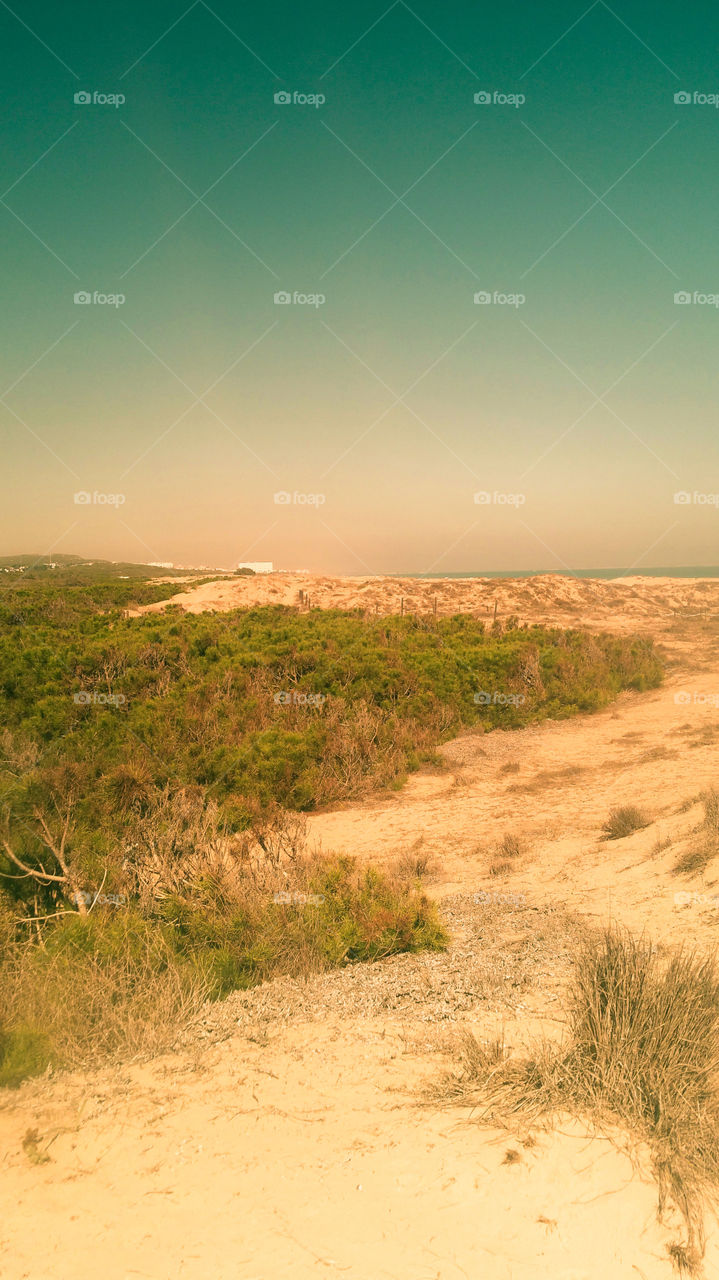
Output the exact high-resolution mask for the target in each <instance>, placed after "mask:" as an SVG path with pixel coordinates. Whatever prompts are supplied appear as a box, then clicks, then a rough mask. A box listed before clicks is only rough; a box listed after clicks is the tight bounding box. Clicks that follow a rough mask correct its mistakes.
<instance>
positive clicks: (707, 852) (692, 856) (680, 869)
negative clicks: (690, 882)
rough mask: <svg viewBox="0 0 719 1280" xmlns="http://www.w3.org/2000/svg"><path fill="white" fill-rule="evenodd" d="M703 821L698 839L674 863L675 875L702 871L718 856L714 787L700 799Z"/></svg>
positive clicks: (718, 794) (718, 802)
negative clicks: (702, 807) (702, 806)
mask: <svg viewBox="0 0 719 1280" xmlns="http://www.w3.org/2000/svg"><path fill="white" fill-rule="evenodd" d="M701 799H702V804H703V805H704V820H703V822H702V824H701V826H700V828H699V833H698V839H697V840H696V841H695V842H694V843H693V844H691V845H690V846H689V848H688V849H687V850H685V852H684V853H683V854H681V856H680V857H679V858H677V861H676V862H675V863H674V866H673V868H672V870H673V871H674V873H675V875H680V876H690V875H697V874H699V873H701V872H702V871H704V870H705V869H706V867H708V866H709V863H710V862H711V861H712V859H713V858H715V857H716V856H717V854H719V791H717V790H716V789H715V788H714V787H712V788H711V790H709V791H707V792H705V794H704V795H703V796H702V797H701Z"/></svg>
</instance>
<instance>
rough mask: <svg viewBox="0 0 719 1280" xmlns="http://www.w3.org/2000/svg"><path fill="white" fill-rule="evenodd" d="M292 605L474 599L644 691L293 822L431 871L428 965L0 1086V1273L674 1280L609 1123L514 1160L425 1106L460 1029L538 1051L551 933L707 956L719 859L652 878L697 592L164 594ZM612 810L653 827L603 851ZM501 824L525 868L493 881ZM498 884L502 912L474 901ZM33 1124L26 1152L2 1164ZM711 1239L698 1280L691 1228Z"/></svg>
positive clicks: (633, 586) (454, 756) (565, 943)
mask: <svg viewBox="0 0 719 1280" xmlns="http://www.w3.org/2000/svg"><path fill="white" fill-rule="evenodd" d="M300 589H302V590H303V591H308V592H309V594H310V597H311V599H312V602H313V603H314V604H315V605H321V606H324V607H329V606H333V605H336V606H339V607H364V608H367V609H368V610H369V611H371V612H374V610H375V608H377V610H378V611H379V612H390V611H392V610H393V609H394V608H396V607H397V606H398V604H399V598H400V596H401V595H404V597H405V607H406V608H409V607H410V604H411V606H412V607H413V608H414V609H415V610H416V611H427V612H429V611H430V610H431V609H432V608H433V600H434V597H435V596H436V597H437V601H438V605H437V608H438V612H443V613H446V612H456V611H460V610H462V609H465V608H468V609H471V610H472V611H474V612H477V613H478V614H479V615H480V616H482V614H483V613H486V614H487V615H489V614H493V611H494V600H495V599H496V600H497V602H498V611H499V613H500V615H502V614H505V615H506V614H510V613H516V614H518V615H519V617H520V619H521V620H526V621H535V620H537V621H539V620H542V621H547V622H550V623H557V624H558V625H573V624H574V625H578V624H583V625H588V626H592V627H602V628H607V629H616V630H619V629H622V630H627V629H631V630H641V631H643V632H645V633H651V634H654V635H655V636H656V637H657V640H658V641H659V643H660V644H661V646H662V648H663V650H664V652H665V655H666V657H667V661H668V673H667V680H666V682H665V684H664V685H663V686H662V688H661V689H658V690H652V691H650V692H647V693H644V694H624V695H622V696H621V697H620V698H619V700H618V701H617V702H616V703H615V704H614V705H613V706H612V707H610V708H608V709H607V710H605V711H603V712H601V713H599V714H597V715H593V716H581V717H577V718H574V719H572V720H566V721H562V722H558V723H551V722H546V723H544V724H542V725H539V726H533V727H530V728H527V729H522V730H519V731H516V732H512V733H501V732H496V733H493V734H484V735H477V734H467V735H464V736H462V737H461V738H458V739H456V740H455V741H454V742H451V743H448V744H446V746H445V747H444V748H443V749H442V752H443V756H444V760H445V767H444V768H443V769H434V770H427V771H424V772H422V773H419V774H416V775H414V776H413V777H411V778H410V780H409V782H408V783H407V785H406V786H405V788H404V789H403V790H402V791H401V792H397V793H392V794H391V795H389V796H383V797H375V798H372V799H370V800H367V801H363V802H361V803H357V804H350V805H346V806H344V807H343V808H341V809H339V810H335V811H332V812H327V813H321V814H317V815H314V816H313V817H312V819H311V820H310V822H309V838H310V841H311V842H312V843H313V844H314V845H317V846H319V847H322V848H324V849H326V850H346V851H348V852H351V853H354V854H356V855H358V856H360V857H361V858H363V859H367V860H373V861H377V862H379V863H384V862H391V861H392V860H393V859H394V858H396V857H397V856H398V855H399V854H401V853H403V852H406V851H408V850H413V849H414V850H415V851H417V850H421V851H422V852H427V853H428V854H429V855H430V856H431V857H432V858H433V859H434V860H435V861H436V863H437V868H438V869H437V873H436V877H435V879H434V880H433V882H432V883H431V885H430V892H432V893H433V894H434V895H435V896H436V897H437V898H438V900H439V901H440V904H441V905H442V909H443V910H444V911H445V913H446V916H447V920H448V923H449V925H450V928H451V930H452V932H453V944H452V949H451V951H450V953H449V954H448V955H447V956H443V957H438V956H423V957H404V956H400V957H395V958H393V959H391V960H389V961H385V962H383V963H382V964H380V965H376V966H358V967H357V968H356V969H351V970H346V971H343V972H341V973H336V974H330V975H327V976H326V977H324V978H322V979H318V980H314V985H313V984H302V983H297V982H295V981H293V980H290V979H287V980H277V981H275V982H274V983H271V984H267V986H266V987H263V988H258V989H257V990H255V991H253V992H249V993H235V994H234V995H233V996H231V997H230V998H229V999H228V1001H226V1002H225V1003H224V1004H223V1005H221V1006H213V1007H212V1008H211V1009H208V1011H207V1016H206V1018H205V1019H204V1022H203V1024H202V1026H201V1027H199V1028H196V1029H195V1031H194V1032H193V1033H192V1034H191V1035H190V1036H188V1037H185V1039H184V1040H183V1042H182V1043H181V1044H179V1045H178V1047H177V1049H176V1051H175V1052H174V1053H173V1054H172V1055H167V1056H165V1057H163V1058H161V1059H157V1060H155V1061H153V1062H149V1063H132V1064H124V1065H119V1066H113V1067H103V1068H100V1069H98V1070H97V1071H94V1072H92V1073H90V1074H81V1073H74V1074H67V1075H58V1076H57V1077H56V1078H54V1079H52V1078H50V1079H42V1080H37V1081H29V1082H27V1083H26V1084H25V1085H23V1086H22V1088H21V1089H20V1090H18V1091H16V1092H13V1093H10V1092H6V1093H5V1094H4V1095H0V1149H1V1150H2V1165H1V1166H0V1276H1V1277H2V1278H3V1280H20V1277H28V1278H31V1280H46V1278H47V1280H50V1277H52V1280H56V1278H57V1277H60V1278H61V1280H65V1278H66V1277H67V1280H86V1278H87V1280H89V1277H90V1276H93V1277H94V1276H96V1275H98V1274H102V1275H103V1276H107V1277H110V1280H130V1277H138V1276H139V1277H152V1278H153V1280H170V1278H171V1277H172V1280H175V1277H182V1278H183V1280H200V1278H202V1280H205V1277H208V1276H212V1277H213V1278H214V1280H279V1278H280V1277H283V1278H284V1277H286V1276H293V1277H296V1278H298V1280H305V1277H314V1276H328V1275H329V1276H332V1275H337V1276H342V1277H349V1278H350V1280H379V1278H380V1277H381V1278H384V1277H387V1278H391V1280H457V1278H459V1277H470V1278H471V1280H475V1277H482V1280H485V1277H486V1280H529V1278H530V1277H532V1280H535V1278H537V1277H539V1278H542V1280H544V1278H545V1277H546V1278H547V1280H549V1277H551V1280H600V1278H601V1280H608V1278H609V1277H611V1278H612V1280H614V1278H615V1277H616V1278H617V1280H624V1278H625V1277H626V1280H670V1277H671V1276H672V1275H675V1274H676V1273H675V1272H674V1271H673V1269H672V1265H671V1263H670V1261H669V1258H668V1255H667V1246H668V1244H670V1243H671V1242H672V1241H677V1240H681V1239H682V1238H683V1237H682V1231H681V1224H680V1222H679V1219H678V1216H677V1215H676V1214H675V1213H672V1211H671V1210H670V1211H668V1213H667V1214H666V1215H665V1216H664V1218H663V1220H662V1221H661V1222H659V1221H658V1220H657V1189H656V1185H655V1184H654V1182H653V1179H652V1177H651V1173H650V1168H649V1161H648V1157H647V1153H646V1152H645V1151H642V1150H641V1149H639V1150H636V1149H634V1148H632V1147H631V1146H629V1145H628V1142H627V1139H626V1135H622V1134H620V1133H614V1134H610V1135H596V1134H591V1133H589V1132H588V1131H587V1130H586V1128H583V1127H582V1125H580V1124H579V1123H578V1122H577V1121H570V1120H569V1119H566V1120H563V1121H561V1122H560V1124H559V1125H558V1126H557V1127H556V1129H555V1130H554V1131H549V1132H540V1133H539V1134H537V1135H536V1142H535V1144H534V1145H530V1146H526V1147H525V1146H524V1145H523V1143H522V1140H521V1136H520V1137H517V1136H516V1135H511V1134H508V1133H506V1132H500V1131H498V1130H496V1129H491V1128H486V1127H484V1126H482V1125H481V1124H480V1123H478V1117H477V1115H476V1114H475V1113H473V1112H471V1111H470V1110H469V1109H467V1108H459V1109H457V1108H451V1109H450V1108H447V1107H446V1106H444V1105H440V1104H439V1103H438V1102H436V1101H431V1100H429V1099H428V1097H427V1093H426V1089H427V1086H428V1085H431V1084H432V1083H434V1082H436V1081H437V1080H438V1079H439V1078H440V1077H441V1075H442V1073H443V1071H445V1070H446V1069H447V1067H448V1066H449V1065H450V1064H451V1062H452V1049H451V1039H450V1040H448V1038H447V1037H448V1036H450V1037H451V1034H452V1033H453V1032H455V1031H457V1030H458V1029H459V1028H461V1027H464V1026H470V1027H471V1028H472V1029H473V1030H474V1031H475V1032H476V1034H478V1035H480V1036H481V1037H489V1036H492V1035H494V1034H496V1033H497V1032H498V1031H500V1030H502V1029H503V1030H504V1033H505V1035H506V1037H507V1039H508V1041H509V1043H510V1044H513V1045H517V1046H520V1045H522V1044H526V1043H527V1042H528V1041H529V1040H530V1039H531V1037H532V1036H534V1035H535V1034H536V1033H537V1032H538V1031H539V1030H544V1031H545V1032H547V1033H549V1034H553V1035H559V1034H561V1018H560V1016H559V1013H558V1010H559V1009H560V1008H561V994H562V990H563V985H564V983H565V981H566V977H567V974H568V970H569V963H570V960H571V953H572V935H571V931H570V932H567V929H568V928H569V925H568V924H567V919H568V918H569V919H570V920H571V919H572V918H573V917H576V918H577V919H578V920H579V921H580V922H581V921H588V922H590V923H595V924H596V923H603V922H605V921H607V920H609V919H613V920H620V921H622V922H623V923H625V924H626V925H627V926H628V927H630V928H631V929H632V930H633V931H634V932H636V933H637V934H645V935H647V936H651V937H652V938H654V939H655V940H656V941H657V942H658V943H660V944H661V945H663V946H670V945H673V944H676V943H680V942H682V941H685V940H688V941H691V942H692V943H694V944H696V945H697V946H698V947H700V948H712V947H713V946H714V940H715V937H716V928H717V921H719V905H715V904H714V903H713V901H712V899H713V897H714V895H715V894H717V893H719V886H718V885H717V883H716V882H717V875H716V872H715V870H714V869H713V868H712V866H711V864H710V866H709V867H708V868H707V870H706V871H705V872H704V873H703V874H698V875H697V874H695V875H693V876H690V877H677V875H676V874H674V873H673V871H672V867H673V865H674V863H675V861H676V859H677V857H678V856H679V855H680V854H681V852H682V850H684V849H686V848H687V847H688V845H689V844H690V842H691V840H692V838H693V834H692V833H693V831H694V829H695V828H696V827H697V824H698V822H699V821H700V817H701V806H700V804H699V802H698V796H699V792H700V791H701V790H702V789H703V788H705V787H707V786H709V785H712V784H716V781H717V741H718V740H719V663H718V661H717V659H718V658H719V582H717V581H715V580H706V581H702V580H687V579H679V580H669V579H668V580H660V579H655V578H650V579H641V578H633V579H624V580H622V581H621V582H603V581H595V580H593V581H588V580H572V579H566V578H561V577H556V576H555V577H551V576H547V577H545V578H542V579H532V580H519V581H515V582H510V581H508V580H501V581H500V580H484V581H482V580H477V579H473V580H460V581H456V580H454V581H451V582H446V581H445V582H442V583H439V582H431V583H429V582H421V583H417V582H416V581H411V582H410V581H407V580H401V579H389V580H388V579H379V578H372V579H362V580H358V579H345V580H343V579H330V578H320V577H309V576H302V577H297V576H295V577H291V576H290V575H271V576H268V577H267V578H255V579H236V580H229V581H223V582H218V583H211V584H207V585H206V586H204V587H200V588H197V589H196V590H195V591H190V592H186V593H182V594H181V595H180V596H178V597H177V598H176V599H177V600H178V601H179V602H181V603H182V604H183V607H184V608H186V609H188V610H189V611H192V612H195V611H198V610H199V609H203V608H204V609H207V608H214V609H225V608H232V607H237V606H239V605H247V604H250V603H256V602H257V603H265V602H268V601H275V602H280V603H295V602H296V599H297V593H298V591H299V590H300ZM163 607H164V606H163ZM155 608H156V606H149V610H143V612H145V611H153V610H154V609H155ZM506 766H511V768H510V769H507V767H506ZM517 766H518V767H517ZM623 803H636V804H640V805H642V806H643V807H644V808H645V809H646V811H647V814H648V817H649V818H650V820H651V821H650V825H649V826H648V827H647V828H645V829H644V830H642V831H638V832H636V833H635V834H634V835H632V836H630V837H629V838H627V839H625V840H621V841H616V842H606V841H603V840H602V839H601V825H602V823H603V821H604V819H605V818H606V816H607V813H608V811H609V808H610V807H611V806H613V805H616V804H623ZM505 832H511V833H513V834H516V835H518V836H519V837H520V839H521V841H522V847H523V852H522V854H521V855H520V857H518V858H517V859H514V860H513V861H512V863H511V866H510V867H509V868H508V869H505V870H504V871H503V872H502V873H501V875H500V876H492V875H490V873H489V868H490V866H491V865H492V863H493V861H496V859H497V849H496V847H497V845H498V843H499V841H500V840H501V838H502V836H503V834H504V833H505ZM494 893H498V894H502V895H505V897H506V895H514V898H513V899H509V900H508V901H505V902H499V903H492V902H490V903H486V902H485V901H484V898H483V897H482V895H484V894H489V895H491V894H494ZM677 893H684V894H685V895H687V897H688V898H689V901H681V902H677V901H676V900H675V895H676V894H677ZM695 893H696V894H697V895H699V899H698V900H695V899H693V898H692V897H691V895H692V894H695ZM476 895H480V900H479V902H477V901H475V897H476ZM702 899H703V900H702ZM493 938H494V939H495V944H494V950H492V945H491V940H492V939H493ZM29 1128H34V1129H37V1131H38V1134H39V1137H40V1142H39V1149H40V1150H41V1151H46V1152H47V1155H48V1156H49V1162H48V1163H45V1164H41V1165H36V1164H33V1163H32V1162H31V1161H30V1160H29V1158H28V1155H27V1153H26V1152H25V1151H24V1150H23V1147H22V1138H23V1135H24V1134H25V1133H26V1132H27V1130H28V1129H29ZM508 1149H512V1150H514V1151H516V1153H517V1155H518V1157H519V1158H518V1160H516V1161H515V1162H514V1163H505V1159H506V1152H507V1150H508ZM707 1232H708V1244H707V1254H706V1259H705V1265H706V1275H707V1276H708V1277H712V1276H716V1275H719V1235H718V1234H717V1227H716V1224H715V1222H714V1221H713V1219H711V1218H710V1219H709V1220H708V1222H707Z"/></svg>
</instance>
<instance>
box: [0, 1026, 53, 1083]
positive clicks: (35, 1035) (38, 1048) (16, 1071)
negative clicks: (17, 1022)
mask: <svg viewBox="0 0 719 1280" xmlns="http://www.w3.org/2000/svg"><path fill="white" fill-rule="evenodd" d="M51 1060H52V1051H51V1045H50V1038H49V1037H48V1036H46V1035H44V1034H43V1032H41V1031H32V1030H30V1029H29V1028H28V1027H22V1026H19V1027H15V1028H13V1030H11V1031H2V1030H0V1089H3V1088H4V1089H16V1088H17V1087H18V1085H20V1084H22V1081H23V1080H25V1079H27V1077H28V1076H38V1075H41V1074H42V1072H43V1071H44V1070H45V1069H46V1067H47V1066H48V1065H49V1063H50V1062H51Z"/></svg>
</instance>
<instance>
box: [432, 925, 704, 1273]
mask: <svg viewBox="0 0 719 1280" xmlns="http://www.w3.org/2000/svg"><path fill="white" fill-rule="evenodd" d="M567 1020H568V1026H567V1035H566V1040H565V1043H564V1044H563V1045H562V1046H561V1047H557V1046H556V1045H553V1044H549V1043H548V1042H546V1043H542V1044H540V1046H539V1048H538V1049H537V1050H536V1051H535V1053H534V1054H533V1056H532V1057H531V1058H529V1059H525V1060H515V1059H512V1058H511V1057H509V1056H508V1055H507V1054H506V1052H505V1050H504V1048H503V1046H502V1045H501V1044H499V1043H494V1044H491V1045H489V1046H487V1045H481V1044H479V1043H478V1042H477V1041H476V1040H475V1038H474V1037H473V1036H466V1037H465V1038H464V1040H463V1042H462V1044H461V1046H460V1071H459V1073H457V1074H456V1075H454V1076H453V1077H452V1078H451V1079H450V1081H449V1082H447V1086H446V1088H445V1095H446V1096H449V1097H451V1098H454V1099H455V1100H458V1101H464V1100H466V1099H467V1097H468V1095H470V1094H472V1093H473V1092H479V1093H481V1094H482V1096H483V1097H484V1098H485V1099H486V1100H487V1101H488V1104H489V1114H491V1115H492V1116H493V1118H494V1119H497V1118H502V1117H503V1118H504V1119H505V1120H509V1119H510V1117H512V1118H513V1119H514V1120H515V1121H516V1120H519V1119H521V1120H523V1121H524V1122H525V1123H526V1122H530V1123H531V1122H533V1121H536V1120H537V1119H538V1118H539V1117H540V1116H545V1117H546V1116H551V1115H555V1116H556V1115H558V1114H561V1113H565V1114H566V1113H572V1114H575V1115H580V1116H585V1117H589V1118H591V1119H592V1120H593V1121H595V1122H599V1123H602V1122H604V1123H605V1124H608V1125H611V1124H616V1123H620V1124H622V1125H623V1126H624V1127H626V1129H628V1130H629V1132H630V1133H631V1134H632V1135H633V1136H634V1137H635V1138H636V1139H639V1140H642V1141H644V1142H646V1143H647V1144H648V1146H649V1148H650V1150H651V1152H652V1158H653V1167H654V1170H655V1174H656V1177H657V1179H658V1182H659V1188H660V1207H661V1206H662V1205H663V1204H664V1203H665V1201H666V1199H667V1197H670V1198H671V1199H672V1200H673V1201H674V1203H675V1204H676V1205H677V1206H678V1207H679V1209H680V1210H681V1212H682V1213H683V1215H684V1219H685V1222H686V1224H687V1229H688V1240H687V1244H686V1246H685V1247H684V1248H685V1253H686V1257H687V1258H688V1259H689V1261H690V1263H691V1264H692V1265H694V1262H696V1261H697V1260H698V1258H699V1257H700V1256H701V1253H702V1250H703V1243H704V1236H703V1215H702V1205H703V1202H704V1201H705V1200H709V1201H710V1202H713V1203H716V1195H717V1187H718V1186H719V1080H718V1078H717V1070H718V1067H719V972H718V971H717V967H716V963H715V961H714V959H712V958H701V957H698V956H697V955H695V954H692V953H689V952H681V951H680V952H677V953H675V954H673V955H672V956H671V957H670V959H669V960H668V962H666V963H662V961H661V960H660V957H659V955H658V954H657V952H656V950H655V949H654V948H653V947H652V946H651V945H649V944H645V943H643V942H638V941H636V940H635V939H633V938H632V937H631V936H630V935H629V934H627V933H624V932H620V931H618V930H616V929H610V930H607V931H605V932H604V933H603V934H600V935H595V936H593V937H592V938H590V939H589V940H588V941H587V942H585V944H584V947H583V950H582V952H581V954H580V957H579V961H578V963H577V965H576V969H575V975H574V979H573V982H572V986H571V988H570V992H569V1000H568V1008H567Z"/></svg>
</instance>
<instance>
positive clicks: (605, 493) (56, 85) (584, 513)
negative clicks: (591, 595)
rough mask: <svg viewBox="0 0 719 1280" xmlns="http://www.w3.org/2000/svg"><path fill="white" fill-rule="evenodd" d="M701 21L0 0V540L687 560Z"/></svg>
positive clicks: (243, 557)
mask: <svg viewBox="0 0 719 1280" xmlns="http://www.w3.org/2000/svg"><path fill="white" fill-rule="evenodd" d="M718 38H719V11H717V9H716V6H709V5H707V4H697V5H695V6H685V7H682V8H679V7H677V6H676V5H669V4H666V3H662V2H660V3H653V4H650V3H648V2H646V0H645V2H643V3H638V2H637V0H629V2H626V0H622V3H621V4H620V3H619V2H618V3H617V5H616V7H615V6H614V5H613V6H609V5H608V4H605V3H604V0H596V2H595V3H593V4H591V5H590V6H589V7H587V6H586V5H585V4H584V3H583V0H580V2H579V3H569V0H557V2H556V3H553V4H552V5H551V6H550V5H537V4H536V0H519V2H518V3H515V4H510V5H508V6H499V5H488V4H487V5H485V4H479V5H478V4H469V3H465V2H460V0H448V2H447V3H444V4H441V5H440V4H429V3H426V0H412V4H411V5H409V4H407V3H405V0H395V3H392V4H391V5H390V6H387V5H386V4H385V3H383V0H380V2H379V3H377V4H374V3H372V4H368V3H363V4H358V3H356V2H355V0H350V2H349V3H347V4H345V5H342V6H338V5H335V4H329V3H326V0H322V2H315V3H310V4H305V5H302V6H297V5H295V4H285V3H280V4H275V5H273V6H270V7H264V6H259V5H257V6H252V7H250V6H240V5H237V4H234V5H233V4H230V3H229V0H212V4H211V5H209V4H206V3H205V2H204V0H196V2H195V3H193V4H191V5H190V6H189V7H187V6H186V5H185V3H184V0H154V3H153V4H152V5H148V4H146V3H139V2H138V0H123V3H121V4H120V3H115V2H114V0H109V3H106V4H103V5H102V6H98V5H97V4H96V3H92V4H90V3H89V0H88V2H85V0H82V2H79V3H71V4H69V5H63V6H58V5H57V4H55V3H53V4H50V3H49V2H48V0H14V3H13V5H12V6H10V5H8V4H5V3H4V2H3V0H0V50H2V52H1V53H0V61H1V62H2V82H3V90H4V92H3V95H2V106H1V110H2V120H1V125H2V137H3V142H4V146H3V149H2V158H1V159H0V184H1V185H0V227H1V228H2V239H1V243H2V257H3V270H2V275H1V282H0V288H1V289H2V312H1V314H2V325H3V333H2V346H1V348H0V350H1V352H2V355H1V359H2V370H1V371H0V381H1V383H2V389H0V447H1V448H2V460H3V471H4V479H5V483H4V486H3V499H4V500H3V503H2V507H1V509H0V554H5V555H11V554H13V553H30V552H35V553H38V554H42V555H51V554H52V552H53V551H54V552H64V553H77V554H82V555H88V556H98V557H105V558H110V559H116V560H136V561H147V560H152V561H172V562H174V563H176V564H187V565H200V564H206V565H213V566H227V567H232V566H234V565H236V564H237V563H240V562H243V561H258V560H259V561H269V560H271V561H273V562H274V564H275V566H276V567H279V568H287V569H291V568H301V569H310V570H313V571H317V572H327V573H348V574H365V573H393V572H411V573H420V572H433V573H443V572H447V573H450V572H455V573H456V572H462V571H468V572H481V571H484V570H493V571H497V570H507V571H512V570H527V569H548V570H552V569H587V568H596V569H602V568H607V567H625V568H634V569H635V570H636V571H637V572H639V571H641V569H642V568H643V567H645V568H648V567H653V566H656V565H666V566H671V565H675V566H680V565H712V564H714V565H716V564H717V563H719V553H718V550H717V533H718V530H719V431H717V380H718V379H719V362H718V361H717V358H716V353H717V341H718V337H719V305H717V304H719V244H718V242H717V230H716V229H717V207H718V205H719V164H718V163H717V161H718V159H719V108H718V107H717V105H716V103H717V101H719V72H718V71H717V59H716V51H717V42H718ZM278 95H279V96H278ZM677 95H678V98H677Z"/></svg>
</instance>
